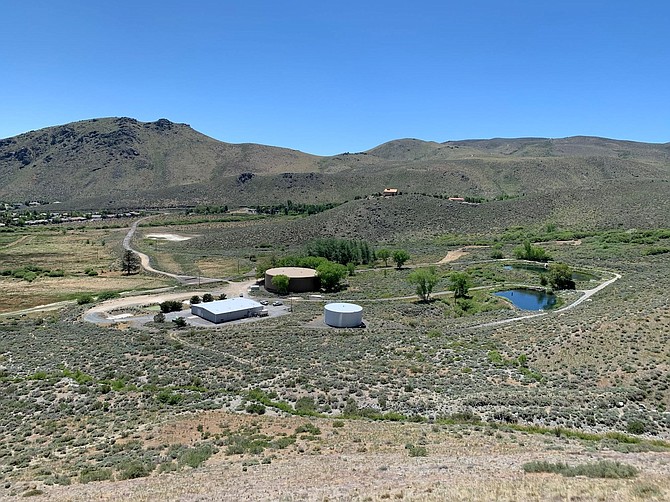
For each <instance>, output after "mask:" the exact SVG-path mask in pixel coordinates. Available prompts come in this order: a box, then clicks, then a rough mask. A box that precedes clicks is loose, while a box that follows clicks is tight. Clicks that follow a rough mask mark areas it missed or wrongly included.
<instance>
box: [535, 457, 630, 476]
mask: <svg viewBox="0 0 670 502" xmlns="http://www.w3.org/2000/svg"><path fill="white" fill-rule="evenodd" d="M523 470H524V471H525V472H549V473H552V474H560V475H562V476H566V477H575V476H586V477H589V478H606V479H629V478H634V477H635V476H637V475H638V473H639V472H640V471H639V470H638V469H637V468H635V467H633V466H632V465H628V464H622V463H620V462H611V461H609V460H599V461H598V462H596V463H592V464H578V465H575V466H570V465H568V464H565V463H562V462H557V463H551V462H545V461H533V462H528V463H526V464H524V465H523Z"/></svg>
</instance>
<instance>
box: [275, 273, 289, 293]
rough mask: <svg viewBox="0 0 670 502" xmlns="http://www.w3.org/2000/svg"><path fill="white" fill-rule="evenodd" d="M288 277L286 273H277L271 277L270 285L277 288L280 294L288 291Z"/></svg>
mask: <svg viewBox="0 0 670 502" xmlns="http://www.w3.org/2000/svg"><path fill="white" fill-rule="evenodd" d="M289 282H290V279H289V277H288V275H284V274H277V275H275V276H274V277H273V278H272V287H273V288H275V289H276V290H277V292H278V293H279V294H280V295H285V294H286V293H288V285H289Z"/></svg>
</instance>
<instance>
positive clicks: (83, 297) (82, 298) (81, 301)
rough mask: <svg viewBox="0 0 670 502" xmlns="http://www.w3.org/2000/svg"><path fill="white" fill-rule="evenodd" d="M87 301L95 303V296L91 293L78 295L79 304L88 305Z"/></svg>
mask: <svg viewBox="0 0 670 502" xmlns="http://www.w3.org/2000/svg"><path fill="white" fill-rule="evenodd" d="M87 303H93V297H92V296H91V295H88V294H86V295H79V296H78V297H77V305H86V304H87Z"/></svg>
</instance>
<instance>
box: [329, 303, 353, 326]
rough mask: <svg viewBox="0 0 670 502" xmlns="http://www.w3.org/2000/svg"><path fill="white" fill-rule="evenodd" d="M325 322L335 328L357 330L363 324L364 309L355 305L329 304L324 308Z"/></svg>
mask: <svg viewBox="0 0 670 502" xmlns="http://www.w3.org/2000/svg"><path fill="white" fill-rule="evenodd" d="M323 317H324V321H325V322H326V324H327V325H328V326H333V327H334V328H355V327H357V326H360V325H361V324H362V323H363V307H361V306H360V305H356V304H355V303H329V304H327V305H326V306H325V307H324V308H323Z"/></svg>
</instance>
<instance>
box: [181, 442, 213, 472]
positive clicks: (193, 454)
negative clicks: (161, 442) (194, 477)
mask: <svg viewBox="0 0 670 502" xmlns="http://www.w3.org/2000/svg"><path fill="white" fill-rule="evenodd" d="M215 453H216V448H214V447H213V446H212V445H210V444H205V445H202V446H194V447H193V448H187V449H186V450H184V451H183V452H182V453H181V455H179V459H178V462H179V465H180V466H182V465H188V466H189V467H193V468H194V469H195V468H196V467H200V466H201V465H202V464H203V462H205V461H206V460H207V459H208V458H209V457H211V456H212V455H214V454H215Z"/></svg>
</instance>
